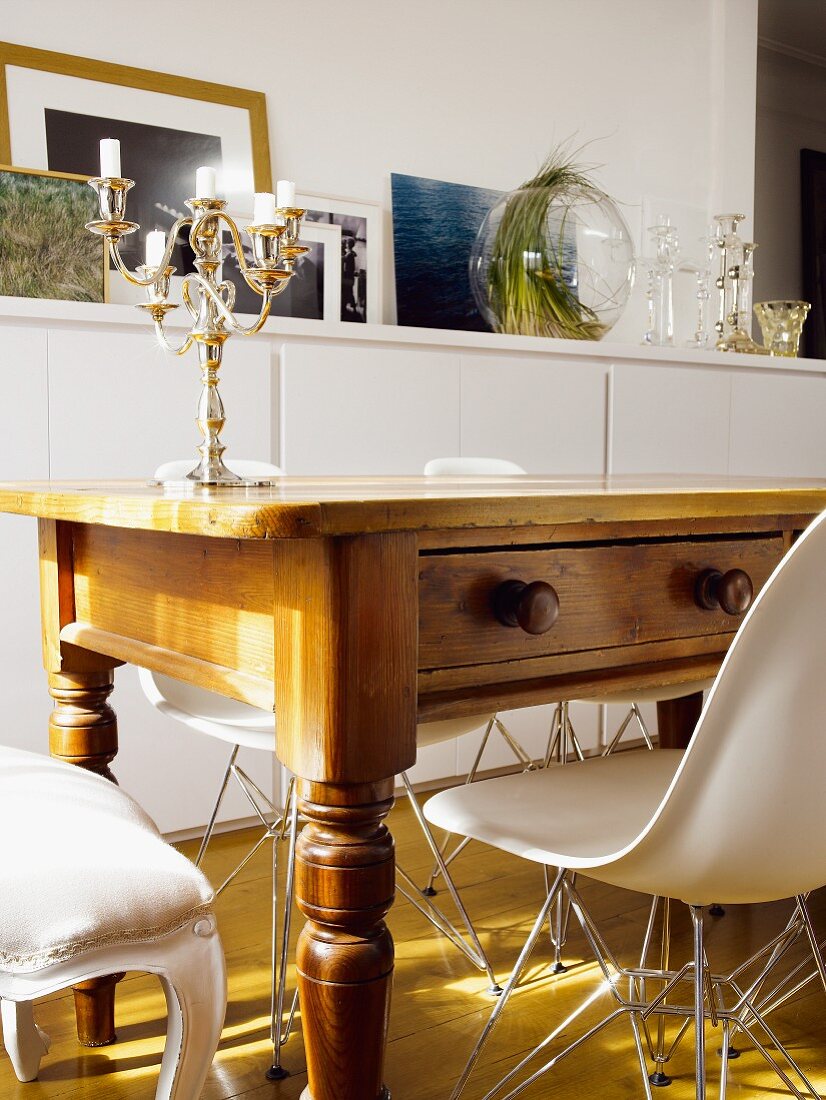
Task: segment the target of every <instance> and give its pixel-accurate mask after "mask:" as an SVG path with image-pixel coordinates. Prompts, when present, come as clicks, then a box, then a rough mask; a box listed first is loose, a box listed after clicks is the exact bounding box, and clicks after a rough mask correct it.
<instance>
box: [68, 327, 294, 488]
mask: <svg viewBox="0 0 826 1100" xmlns="http://www.w3.org/2000/svg"><path fill="white" fill-rule="evenodd" d="M270 356H271V352H270V346H269V344H268V343H267V342H266V341H259V342H257V343H256V342H255V341H251V342H249V343H245V342H244V341H243V340H241V339H236V340H233V341H231V342H230V344H229V345H228V346H227V350H226V352H225V361H224V366H223V368H222V370H221V396H222V397H223V400H224V406H225V408H226V413H227V426H226V428H225V429H224V432H223V434H222V439H223V441H224V443H226V445H227V454H226V461H227V464H228V465H230V466H231V465H232V455H236V456H237V457H238V458H262V459H269V458H270V455H271V454H272V448H271V443H270V421H271V401H270V393H271V381H270V376H271V369H270V363H271V358H270ZM199 379H200V372H199V369H198V363H197V358H196V356H195V353H194V351H190V352H188V353H187V354H186V355H185V356H183V357H182V358H180V359H178V358H175V357H174V356H171V355H169V354H168V353H167V352H164V351H163V350H162V348H160V347H159V345H158V344H157V342H156V340H155V338H154V336H153V335H152V333H151V332H147V333H145V334H143V333H141V334H134V333H129V334H126V333H122V332H79V331H55V332H51V333H50V334H49V415H50V439H51V453H52V473H53V475H54V476H55V477H61V478H87V477H109V478H118V477H151V475H152V473H153V472H154V470H155V467H156V466H157V465H159V464H160V463H161V462H166V461H168V460H170V459H173V458H187V457H188V456H189V455H192V456H193V465H194V463H195V459H196V458H197V455H196V454H195V447H196V446H197V444H198V443H199V442H200V435H199V432H198V429H197V427H196V425H195V406H196V402H197V399H198V394H199V392H200V382H199Z"/></svg>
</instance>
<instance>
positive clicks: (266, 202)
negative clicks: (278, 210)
mask: <svg viewBox="0 0 826 1100" xmlns="http://www.w3.org/2000/svg"><path fill="white" fill-rule="evenodd" d="M252 224H253V225H274V224H275V195H273V193H272V192H271V191H261V192H256V195H255V202H254V204H253V211H252Z"/></svg>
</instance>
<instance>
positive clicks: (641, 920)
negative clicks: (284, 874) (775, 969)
mask: <svg viewBox="0 0 826 1100" xmlns="http://www.w3.org/2000/svg"><path fill="white" fill-rule="evenodd" d="M391 827H392V828H393V831H394V833H395V835H396V838H397V844H398V852H399V860H400V862H401V863H402V864H403V865H404V866H405V868H406V869H407V870H408V872H416V876H414V877H419V878H422V877H426V873H427V870H428V869H429V860H428V858H427V853H426V851H425V848H424V845H423V842H422V840H421V836H420V835H419V834H417V832H416V829H415V823H414V822H413V820H412V818H411V815H410V812H409V809H408V807H407V806H406V805H400V806H398V807H397V808H396V809H395V810H394V811H393V814H392V817H391ZM249 838H250V834H249V833H246V834H245V833H235V834H231V835H229V836H225V837H222V838H219V839H218V840H217V841H216V843H215V849H214V851H213V852H211V854H210V857H209V861H210V862H209V866H208V868H207V870H208V872H209V873H211V874H212V876H213V877H214V878H215V879H217V878H218V876H220V875H221V873H222V872H223V871H224V870H225V869H228V868H229V867H230V866H231V865H232V863H233V860H236V861H237V859H238V858H240V854H241V853H242V851H243V845H244V843H245V842H247V841H248V840H249ZM191 847H192V846H189V848H190V849H191ZM268 859H269V855H268V853H267V852H266V851H263V850H262V852H261V853H260V854H259V856H257V857H256V858H255V859H254V860H253V861H252V862H251V863H250V864H249V865H248V867H247V868H246V869H245V871H244V873H243V875H242V877H241V878H240V879H239V881H237V882H236V884H234V885H233V886H232V887H231V888H230V889H229V890H227V891H226V892H225V893H224V895H222V897H221V898H220V900H219V903H218V914H219V922H220V929H221V934H222V937H223V941H224V946H225V948H226V952H227V961H228V966H229V988H230V1003H229V1008H228V1012H227V1020H226V1026H225V1028H224V1035H223V1040H222V1042H221V1046H220V1048H219V1050H218V1054H217V1057H216V1059H215V1063H214V1065H213V1068H212V1071H211V1073H210V1076H209V1079H208V1082H207V1085H206V1087H205V1089H204V1093H203V1096H204V1098H205V1100H227V1098H229V1097H244V1098H245V1100H298V1096H299V1094H300V1092H301V1090H302V1089H303V1088H304V1087H305V1085H306V1074H305V1072H304V1055H303V1049H302V1042H301V1035H300V1030H299V1033H298V1034H296V1035H294V1036H293V1038H292V1039H291V1040H290V1042H289V1044H288V1045H287V1047H286V1048H285V1052H284V1063H285V1065H286V1066H287V1068H288V1069H289V1070H290V1071H291V1076H290V1077H289V1078H288V1079H287V1080H285V1081H283V1082H281V1083H278V1084H273V1083H270V1082H267V1081H266V1080H265V1079H264V1076H263V1073H264V1070H265V1069H266V1067H267V1066H268V1064H269V1061H268V1042H267V1030H268V1012H269V1000H268V998H269V971H268V962H267V959H268V952H269V947H268V941H269V901H268V895H269V867H268ZM456 878H457V881H458V883H459V884H460V886H462V887H463V890H464V897H465V899H466V901H467V904H468V907H469V909H470V911H471V913H472V914H473V916H474V917H475V918H476V921H477V927H478V929H479V932H480V935H481V937H482V940H483V942H484V944H485V946H486V948H487V949H488V950H489V952H490V956H491V959H492V961H493V964H494V967H495V969H496V970H497V973H498V974H500V975H501V976H502V977H503V978H504V976H505V975H506V974H507V972H508V970H509V968H510V967H511V966H512V964H513V961H514V959H515V957H516V954H517V952H518V950H519V948H520V946H521V943H522V941H523V939H524V936H525V934H526V931H527V929H528V927H529V926H530V924H531V923H532V920H533V918H534V916H535V913H536V910H537V907H538V905H539V904H540V902H541V900H542V874H541V871H540V870H539V869H538V868H536V867H534V866H531V865H528V864H525V863H523V862H522V861H520V860H517V859H515V858H511V857H508V856H504V855H501V854H499V853H495V852H491V851H490V850H488V849H484V848H482V847H481V846H479V845H473V846H471V847H470V848H469V849H468V851H467V852H466V853H465V854H464V855H463V856H462V857H460V859H459V860H458V861H457V865H456ZM583 892H584V893H585V895H586V896H587V898H588V900H589V903H590V904H591V906H592V908H593V912H594V915H595V917H596V918H597V919H598V920H600V921H601V923H602V927H603V931H604V933H605V935H606V938H607V939H608V941H609V942H610V944H611V946H612V947H613V948H614V949H615V950H616V951H617V953H618V954H619V956H620V958H621V959H622V961H626V962H631V961H632V959H633V958H634V955H635V953H636V952H637V951H638V949H639V944H640V940H641V936H642V931H643V927H644V924H645V921H646V918H647V913H648V902H647V899H646V898H644V897H642V896H640V895H637V894H630V893H627V892H623V891H620V890H615V889H613V888H608V887H603V886H598V885H596V884H593V883H591V884H587V883H586V884H584V886H583ZM789 911H790V907H789V905H788V904H784V905H774V906H761V907H748V908H746V907H733V908H731V909H730V910H729V911H728V912H727V914H726V916H725V917H723V918H721V919H719V920H716V921H714V922H713V927H712V929H711V935H710V940H709V955H710V957H711V960H712V965H714V966H715V967H718V968H720V969H722V968H724V967H725V966H726V965H728V964H730V963H732V962H734V961H737V960H739V959H741V958H743V957H745V956H746V955H747V954H749V953H750V952H751V950H752V949H754V948H756V947H757V946H758V945H760V944H761V943H762V942H763V941H764V940H765V939H767V938H768V937H769V935H770V934H773V933H774V932H776V931H777V930H779V928H780V927H781V926H782V924H783V922H784V921H785V919H786V916H787V914H788V913H789ZM814 912H815V914H816V920H817V922H818V927H819V928H821V931H823V930H824V929H826V897H824V896H823V893H822V892H821V895H819V896H818V897H817V898H816V899H815V900H814ZM392 930H393V934H394V937H395V940H396V946H397V970H396V975H397V977H396V989H395V998H394V1003H393V1012H392V1019H391V1034H390V1045H389V1048H388V1059H387V1083H388V1085H389V1086H390V1088H391V1091H392V1094H393V1096H394V1098H395V1100H414V1098H415V1100H437V1098H438V1100H446V1098H447V1097H448V1096H449V1094H450V1090H451V1086H452V1082H453V1080H454V1079H455V1077H456V1075H457V1074H458V1073H459V1071H460V1069H461V1067H462V1065H463V1064H464V1060H465V1058H466V1056H467V1053H468V1051H469V1049H470V1047H471V1045H472V1043H473V1041H474V1038H475V1036H476V1035H477V1034H478V1032H479V1030H480V1028H481V1027H482V1025H483V1022H484V1020H485V1018H486V1016H487V1014H488V1012H489V1011H490V1004H491V1002H490V999H489V998H488V996H487V995H486V994H485V991H484V989H485V984H486V983H485V980H484V978H483V976H482V975H480V974H479V973H478V972H476V971H474V970H473V969H472V968H471V966H470V965H469V964H468V963H467V962H466V961H465V960H464V958H463V957H462V956H460V955H459V954H458V952H456V951H455V949H453V948H452V947H451V946H450V945H449V944H448V943H446V941H444V940H443V939H440V938H438V937H437V936H436V935H435V934H432V933H431V931H430V927H429V925H427V924H426V923H425V922H424V921H423V919H422V918H421V917H420V916H419V915H418V914H417V913H416V912H415V911H414V910H413V909H412V908H411V906H410V905H409V904H407V903H406V902H405V901H404V900H402V899H400V900H399V901H398V903H397V905H396V907H395V909H394V911H393V914H392ZM689 943H690V941H689V937H688V928H687V916H686V915H685V914H683V913H682V912H680V913H679V923H678V930H677V935H676V937H675V941H674V948H673V951H674V954H675V956H680V957H683V956H684V955H685V953H686V952H687V950H688V949H689ZM548 957H549V950H548V947H547V944H545V943H543V944H541V945H540V949H539V950H538V952H537V955H536V957H535V959H534V963H533V965H532V968H531V971H530V974H529V978H528V980H527V981H526V983H525V986H524V988H522V989H520V990H519V991H518V992H517V993H516V994H515V995H514V997H513V999H512V1001H511V1005H510V1006H509V1008H508V1012H507V1013H506V1014H505V1016H504V1017H503V1020H502V1022H501V1024H500V1026H499V1028H498V1029H497V1031H496V1033H495V1036H494V1040H493V1041H492V1042H491V1044H490V1046H489V1049H488V1050H487V1051H486V1054H485V1056H484V1059H483V1061H482V1063H481V1066H480V1069H479V1072H478V1073H477V1075H475V1076H474V1078H473V1079H472V1081H471V1084H470V1086H469V1087H468V1090H467V1092H466V1094H465V1095H466V1096H467V1097H468V1098H469V1100H478V1098H480V1097H481V1096H483V1095H484V1093H485V1091H486V1089H485V1087H484V1086H485V1084H486V1083H492V1082H493V1081H494V1080H495V1079H496V1075H497V1074H499V1075H501V1073H502V1072H504V1069H503V1067H507V1066H508V1065H509V1064H512V1062H513V1061H514V1059H515V1058H516V1057H517V1056H518V1055H519V1054H520V1053H522V1052H524V1051H526V1050H527V1049H529V1048H530V1046H532V1045H533V1044H535V1043H536V1042H537V1041H539V1039H541V1038H542V1037H544V1035H545V1034H546V1033H547V1031H548V1030H550V1028H551V1027H553V1026H556V1025H557V1024H558V1023H559V1022H561V1021H563V1020H565V1019H566V1018H567V1017H568V1016H569V1015H570V1014H571V1013H572V1012H574V1010H575V1009H576V1008H577V1006H578V1005H579V1004H580V1003H581V1002H582V1001H583V1000H584V999H585V998H586V997H587V996H589V995H591V994H592V993H594V991H595V990H596V989H597V986H598V978H597V975H596V973H595V967H594V964H593V962H592V961H591V960H590V959H589V956H588V952H587V948H586V945H585V943H584V941H583V938H582V937H581V935H579V934H578V933H577V934H574V935H572V938H571V942H570V944H569V948H568V959H569V960H570V962H571V963H572V964H573V965H572V967H571V969H570V971H569V973H567V974H565V975H562V976H559V977H552V976H550V974H549V973H548V969H547V960H548ZM608 1004H609V998H608V995H607V994H602V995H601V996H600V997H599V999H598V1000H597V1001H596V1002H595V1004H594V1005H592V1007H591V1009H590V1010H589V1011H588V1012H586V1013H585V1014H584V1015H583V1016H582V1018H581V1020H579V1021H577V1022H576V1023H572V1024H571V1026H570V1027H569V1028H568V1029H567V1030H566V1034H567V1035H569V1036H571V1037H573V1036H574V1035H575V1034H576V1033H577V1030H576V1029H577V1028H578V1026H579V1025H580V1023H582V1022H583V1021H593V1020H596V1018H597V1016H596V1013H598V1012H599V1011H600V1010H601V1009H604V1008H605V1007H606V1005H608ZM824 1008H826V1000H824V996H823V992H822V990H821V989H820V988H819V987H817V986H815V985H814V984H812V985H810V987H809V991H808V992H807V993H805V994H802V995H801V996H799V997H798V998H797V999H796V1000H795V1001H794V1002H793V1003H792V1004H790V1005H789V1006H787V1007H785V1008H783V1009H781V1010H780V1011H778V1012H777V1013H776V1014H775V1015H774V1016H773V1017H772V1022H773V1024H774V1025H775V1028H776V1030H777V1032H778V1034H779V1035H780V1037H781V1038H782V1039H783V1041H784V1042H785V1043H786V1045H787V1046H788V1047H789V1049H790V1050H791V1051H792V1053H793V1054H794V1056H795V1057H796V1058H798V1060H799V1061H800V1063H801V1064H802V1066H803V1068H804V1069H806V1070H807V1071H808V1072H809V1073H810V1075H811V1077H812V1079H813V1082H814V1084H815V1086H816V1087H819V1088H820V1089H822V1090H824V1091H826V1020H824ZM37 1018H38V1021H39V1023H40V1024H41V1026H42V1027H44V1028H45V1029H46V1031H48V1033H49V1034H50V1035H51V1038H52V1048H51V1051H50V1053H49V1054H48V1055H47V1057H46V1058H45V1060H44V1062H43V1066H42V1070H41V1075H40V1080H39V1081H38V1082H34V1083H32V1084H28V1085H21V1084H18V1083H17V1081H16V1080H15V1078H14V1076H13V1074H12V1072H11V1067H10V1065H9V1062H8V1059H7V1058H5V1057H3V1058H1V1059H0V1098H2V1100H39V1098H40V1097H49V1098H52V1097H61V1098H67V1100H68V1098H75V1097H80V1096H83V1097H84V1098H85V1100H118V1098H121V1097H122V1098H124V1100H126V1098H130V1100H132V1098H137V1097H146V1098H150V1097H152V1096H154V1090H155V1083H156V1077H157V1066H158V1061H159V1058H160V1052H161V1050H162V1048H163V1039H164V1031H165V1027H166V1019H165V1011H164V1003H163V997H162V995H161V992H160V988H159V986H158V983H157V981H156V980H154V979H151V978H147V977H143V976H136V975H129V976H128V977H127V978H126V979H125V980H124V981H123V982H122V983H121V985H120V987H119V995H118V1035H119V1041H118V1043H117V1044H116V1045H114V1046H112V1047H108V1048H104V1049H100V1050H83V1049H82V1048H80V1047H79V1046H78V1044H77V1042H76V1039H75V1037H74V1031H73V1013H72V1011H71V995H69V996H66V995H64V996H60V997H55V998H52V999H50V1000H48V1001H44V1002H43V1003H42V1004H41V1005H40V1006H39V1008H38V1012H37ZM718 1046H719V1041H718V1039H717V1035H716V1034H715V1033H712V1032H711V1029H709V1048H710V1051H711V1053H710V1069H709V1079H710V1086H711V1087H710V1090H709V1094H710V1095H713V1094H714V1092H713V1091H712V1090H713V1089H715V1088H716V1075H717V1068H718V1063H717V1059H716V1057H715V1056H714V1051H715V1050H716V1049H717V1047H718ZM671 1072H672V1073H673V1074H674V1078H675V1080H674V1084H673V1085H672V1086H671V1087H670V1088H669V1089H663V1090H660V1091H658V1092H657V1093H655V1096H656V1098H657V1100H660V1098H662V1100H677V1098H678V1097H679V1098H681V1097H689V1096H693V1094H694V1093H693V1084H692V1082H693V1077H692V1074H693V1044H692V1041H691V1036H690V1035H689V1036H687V1042H686V1043H684V1044H683V1047H682V1048H681V1049H680V1050H679V1051H678V1053H677V1055H676V1056H675V1058H674V1061H673V1063H672V1069H671ZM772 1094H775V1095H783V1094H784V1090H783V1089H782V1087H781V1086H780V1082H779V1080H778V1079H777V1078H776V1077H774V1075H773V1074H771V1073H770V1072H769V1071H767V1070H766V1068H765V1063H763V1061H762V1059H761V1057H760V1055H759V1054H757V1053H756V1052H755V1051H753V1050H751V1049H748V1048H747V1047H746V1045H745V1044H744V1051H743V1054H742V1057H740V1058H739V1059H738V1060H737V1061H735V1062H732V1063H731V1074H730V1084H729V1096H730V1097H733V1098H745V1097H747V1096H748V1097H753V1096H756V1095H760V1096H770V1095H772ZM524 1095H525V1097H526V1098H528V1100H530V1098H538V1097H565V1098H573V1097H577V1098H579V1097H599V1098H600V1100H614V1098H623V1100H625V1098H628V1097H637V1096H642V1095H643V1091H642V1087H641V1083H640V1079H639V1071H638V1068H637V1065H636V1061H635V1054H634V1049H633V1043H632V1040H631V1031H630V1027H629V1026H628V1024H627V1023H626V1022H620V1023H618V1024H615V1025H612V1027H611V1028H610V1029H609V1030H607V1031H605V1032H604V1033H603V1034H602V1036H601V1037H599V1038H597V1039H596V1040H594V1041H593V1042H592V1043H591V1044H590V1045H587V1046H585V1047H583V1048H582V1049H581V1050H579V1051H577V1052H575V1053H574V1054H573V1055H572V1056H571V1057H570V1058H569V1059H568V1060H567V1061H565V1062H563V1063H561V1064H560V1066H559V1067H557V1069H556V1070H554V1071H553V1073H552V1075H551V1076H548V1077H545V1078H544V1079H543V1080H542V1081H540V1082H538V1083H537V1084H535V1085H534V1086H532V1088H531V1089H529V1090H528V1091H527V1092H526V1093H525V1094H524Z"/></svg>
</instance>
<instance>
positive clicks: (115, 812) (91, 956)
mask: <svg viewBox="0 0 826 1100" xmlns="http://www.w3.org/2000/svg"><path fill="white" fill-rule="evenodd" d="M56 825H57V827H55V826H56ZM0 835H2V836H3V837H4V841H5V842H4V846H3V867H2V888H0V1013H1V1014H2V1021H3V1042H4V1045H5V1048H6V1050H7V1052H8V1054H9V1057H10V1058H11V1061H12V1065H13V1067H14V1071H15V1074H16V1075H17V1078H18V1080H20V1081H33V1080H34V1079H35V1078H36V1077H37V1074H38V1071H39V1068H40V1062H41V1059H42V1058H43V1056H44V1055H45V1054H46V1053H47V1052H48V1049H49V1040H48V1036H47V1035H46V1034H45V1033H44V1032H43V1031H41V1030H40V1028H39V1027H38V1026H37V1024H36V1023H35V1022H34V1015H33V1012H32V1001H33V1000H34V999H35V998H37V997H44V996H47V995H49V994H51V993H54V992H56V991H57V990H59V989H65V988H67V987H68V986H71V985H75V984H77V983H78V982H85V981H88V980H89V979H92V978H99V977H103V976H105V975H109V974H117V973H119V972H121V971H124V970H139V971H145V972H147V973H151V974H157V975H158V977H159V978H160V980H161V984H162V986H163V991H164V994H165V996H166V1004H167V1011H168V1015H169V1022H168V1025H167V1037H166V1045H165V1047H164V1053H163V1060H162V1062H161V1071H160V1079H159V1081H158V1086H157V1091H156V1093H155V1095H156V1100H193V1098H194V1097H197V1096H200V1094H201V1088H202V1086H203V1084H204V1080H205V1079H206V1075H207V1072H208V1070H209V1067H210V1065H211V1063H212V1058H213V1056H214V1054H215V1049H216V1047H217V1045H218V1040H219V1039H220V1036H221V1027H222V1025H223V1021H224V1011H225V1009H226V1000H227V992H226V970H225V966H224V954H223V951H222V949H221V940H220V938H219V936H218V932H217V930H216V924H215V917H214V915H213V912H212V898H213V893H212V889H211V887H210V885H209V883H208V882H207V881H206V879H205V878H204V876H203V875H202V874H201V872H200V871H198V870H197V869H196V868H195V867H193V866H192V864H191V863H190V862H189V861H188V860H187V859H185V858H184V856H182V855H181V854H180V852H176V851H175V849H174V848H172V847H170V846H169V845H168V844H166V843H164V841H163V840H162V839H161V837H160V834H159V833H158V830H157V829H156V828H155V825H154V824H153V822H152V821H151V820H150V819H149V818H148V817H147V815H146V814H145V813H144V812H143V811H142V810H141V809H140V807H139V806H138V805H137V804H136V803H135V802H133V800H132V799H131V798H130V797H129V796H128V795H127V794H124V792H123V791H121V790H120V789H119V788H118V787H117V786H115V784H114V783H110V782H109V781H108V780H106V779H103V778H101V776H98V775H93V774H92V773H91V772H87V771H83V770H82V769H81V768H77V767H75V766H74V765H71V764H64V763H62V762H60V761H57V760H52V759H50V758H49V757H47V756H40V755H38V754H37V753H29V752H22V751H20V750H17V749H8V748H0Z"/></svg>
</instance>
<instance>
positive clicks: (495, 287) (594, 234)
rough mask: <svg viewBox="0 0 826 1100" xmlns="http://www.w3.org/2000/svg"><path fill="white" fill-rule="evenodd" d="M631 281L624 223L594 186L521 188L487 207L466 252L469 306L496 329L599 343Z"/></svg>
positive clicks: (631, 256)
mask: <svg viewBox="0 0 826 1100" xmlns="http://www.w3.org/2000/svg"><path fill="white" fill-rule="evenodd" d="M633 280H634V249H633V244H632V241H631V234H630V232H629V229H628V226H627V225H626V224H625V220H624V218H623V217H622V214H620V212H619V210H618V209H617V205H616V203H614V202H613V200H612V199H610V198H609V197H608V196H607V195H606V194H604V192H602V191H600V190H599V189H598V188H595V187H592V186H587V185H574V186H566V187H564V188H554V187H521V188H519V189H517V190H516V191H511V192H509V193H508V194H507V195H505V196H503V198H502V199H500V200H499V202H498V203H497V204H496V205H495V206H494V207H493V208H492V209H491V210H490V212H489V213H488V215H487V217H486V218H485V220H484V221H483V223H482V225H481V226H480V228H479V232H478V234H477V236H476V240H475V242H474V245H473V248H472V250H471V255H470V285H471V289H472V290H473V296H474V298H475V299H476V304H477V306H478V308H479V310H480V312H481V314H482V316H483V317H484V318H485V320H486V321H487V322H488V324H489V325H490V326H491V327H492V328H493V329H494V331H496V332H509V333H519V334H522V335H528V336H554V337H561V338H564V339H569V340H599V339H601V338H602V337H603V336H604V335H605V333H606V332H608V331H609V329H610V328H611V327H612V326H613V325H614V324H616V322H617V321H618V319H619V317H620V315H621V314H622V311H623V309H624V308H625V306H626V303H627V302H628V297H629V295H630V293H631V287H632V285H633Z"/></svg>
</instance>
